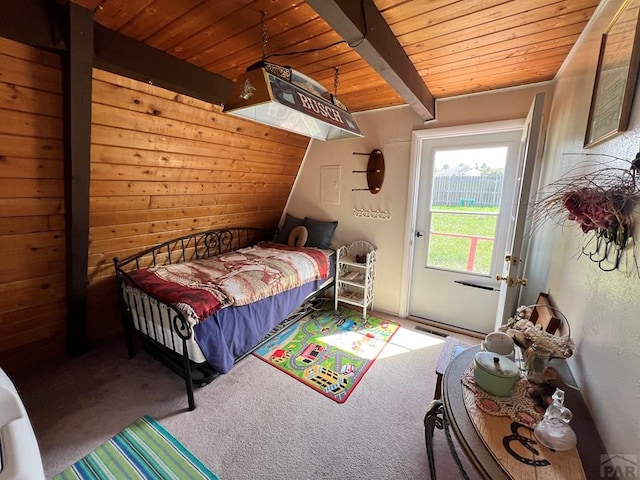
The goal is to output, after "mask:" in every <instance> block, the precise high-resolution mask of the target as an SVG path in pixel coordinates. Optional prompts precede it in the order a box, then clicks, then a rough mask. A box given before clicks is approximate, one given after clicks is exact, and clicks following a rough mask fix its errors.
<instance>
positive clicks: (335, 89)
mask: <svg viewBox="0 0 640 480" xmlns="http://www.w3.org/2000/svg"><path fill="white" fill-rule="evenodd" d="M333 69H334V72H333V96H334V97H337V96H338V77H339V76H340V69H339V68H338V67H333Z"/></svg>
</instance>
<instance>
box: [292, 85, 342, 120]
mask: <svg viewBox="0 0 640 480" xmlns="http://www.w3.org/2000/svg"><path fill="white" fill-rule="evenodd" d="M296 93H297V94H298V97H299V98H300V102H301V105H302V106H303V107H304V108H305V109H307V110H309V111H311V112H315V113H317V114H319V115H322V116H323V117H325V118H329V119H331V120H333V121H334V122H339V123H342V124H344V122H343V121H342V116H341V115H340V112H339V111H338V110H337V109H335V108H333V107H330V106H328V105H325V104H323V103H320V102H318V101H317V100H315V99H313V98H310V97H307V96H306V95H305V94H304V93H302V92H299V91H296Z"/></svg>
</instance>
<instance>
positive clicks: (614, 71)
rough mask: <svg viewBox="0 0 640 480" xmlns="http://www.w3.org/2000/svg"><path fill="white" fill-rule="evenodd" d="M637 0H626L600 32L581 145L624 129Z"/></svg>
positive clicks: (635, 58) (635, 54) (633, 68)
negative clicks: (591, 92) (594, 76)
mask: <svg viewBox="0 0 640 480" xmlns="http://www.w3.org/2000/svg"><path fill="white" fill-rule="evenodd" d="M639 13H640V0H627V1H625V2H624V3H623V5H622V6H621V7H620V9H619V10H618V12H617V13H616V15H615V16H614V18H613V20H612V21H611V23H610V24H609V26H608V27H607V29H606V30H605V32H604V34H603V35H602V40H601V43H600V56H599V58H598V67H597V69H596V79H595V83H594V86H593V95H592V97H591V108H590V109H589V119H588V122H587V132H586V135H585V140H584V146H585V147H591V146H593V145H596V144H597V143H600V142H602V141H604V140H607V139H608V138H610V137H612V136H613V135H615V134H617V133H618V132H622V131H624V130H626V129H627V126H628V124H629V114H630V112H631V103H632V102H633V94H634V91H635V86H636V79H637V76H638V63H639V61H640V52H639V50H640V49H639V46H638V36H639V32H640V30H639V28H638V27H639V22H638V14H639Z"/></svg>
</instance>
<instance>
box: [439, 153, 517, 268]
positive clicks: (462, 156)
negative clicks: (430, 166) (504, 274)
mask: <svg viewBox="0 0 640 480" xmlns="http://www.w3.org/2000/svg"><path fill="white" fill-rule="evenodd" d="M506 157H507V147H506V146H498V147H495V146H494V147H487V148H470V149H459V150H437V151H436V152H435V156H434V172H433V185H432V190H431V192H432V194H431V208H430V217H431V225H430V232H429V246H428V255H427V267H432V268H440V269H445V270H454V271H462V272H466V273H476V274H480V275H489V273H490V270H491V262H492V258H493V254H494V248H493V246H494V239H495V235H496V228H497V224H498V216H499V214H500V200H501V197H502V184H503V179H504V167H505V162H506Z"/></svg>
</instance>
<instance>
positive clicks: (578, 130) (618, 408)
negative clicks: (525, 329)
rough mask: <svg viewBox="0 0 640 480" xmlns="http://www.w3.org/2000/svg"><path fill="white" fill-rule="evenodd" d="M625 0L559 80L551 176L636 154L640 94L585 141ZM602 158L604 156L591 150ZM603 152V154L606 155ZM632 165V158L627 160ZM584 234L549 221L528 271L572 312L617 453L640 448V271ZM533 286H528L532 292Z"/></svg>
mask: <svg viewBox="0 0 640 480" xmlns="http://www.w3.org/2000/svg"><path fill="white" fill-rule="evenodd" d="M621 4H622V1H621V0H605V1H603V2H601V4H600V6H599V8H598V10H597V13H596V16H594V18H593V19H592V22H591V23H590V24H589V28H588V30H586V31H585V34H583V37H582V39H581V42H580V43H578V44H577V45H576V46H575V47H574V49H573V50H572V53H571V56H570V57H569V59H568V61H567V62H565V65H564V66H563V69H562V70H561V72H560V75H559V76H558V78H557V84H556V89H555V95H554V102H553V105H552V112H551V117H550V123H549V128H548V137H547V144H546V149H545V155H544V159H543V171H542V174H543V178H542V181H543V182H545V183H550V182H552V181H554V180H555V179H557V178H558V177H559V176H560V175H562V174H564V173H566V172H569V171H570V170H571V169H572V168H573V167H574V166H575V165H576V164H577V163H579V162H582V161H584V160H586V159H587V157H584V156H580V155H566V154H575V153H584V152H588V153H590V154H595V153H604V154H608V155H614V156H617V157H620V158H625V159H629V160H632V159H633V158H634V157H635V155H636V152H638V148H639V145H640V100H639V99H638V95H636V99H635V103H634V106H633V111H632V115H631V122H630V125H629V128H628V130H627V131H626V132H624V133H622V134H620V135H618V136H616V137H615V138H612V139H610V140H608V141H606V142H604V143H602V144H600V145H598V146H595V147H593V148H590V149H588V150H585V149H583V148H582V145H583V140H584V134H585V129H586V124H587V116H588V112H589V104H590V98H591V92H592V86H593V79H594V76H595V68H596V63H597V59H598V50H599V45H600V36H601V34H602V31H603V30H604V29H605V28H606V26H607V24H608V23H609V21H610V20H611V18H612V17H613V15H614V13H615V12H616V10H617V8H618V7H619V6H620V5H621ZM588 159H589V160H598V157H596V156H593V157H591V156H590V157H588ZM603 159H604V157H601V158H600V160H603ZM618 166H622V167H623V168H626V167H627V166H628V164H625V163H623V162H619V165H618ZM584 238H585V237H584V236H583V235H582V234H581V233H580V230H579V229H578V228H577V227H575V226H568V227H566V228H564V229H561V228H551V227H550V226H546V228H544V229H543V230H542V231H540V232H538V234H537V235H536V236H535V237H534V243H533V249H532V252H531V255H530V258H535V259H536V262H535V268H533V267H531V268H530V269H529V272H528V273H527V277H528V278H529V280H530V282H532V284H533V285H536V289H547V288H548V289H549V291H550V293H551V296H552V298H553V300H554V301H555V303H556V304H557V306H558V307H559V308H560V310H562V312H563V313H564V314H565V315H566V316H567V317H568V319H569V322H570V324H571V329H572V336H573V338H574V340H575V341H576V344H577V349H576V353H575V355H574V356H573V357H572V358H571V362H572V369H573V371H574V373H575V374H576V377H577V379H578V383H579V384H580V386H581V388H582V392H583V395H584V396H585V397H586V399H587V401H588V403H589V406H590V409H591V412H592V415H593V417H594V419H595V421H596V423H597V425H598V429H599V431H600V434H601V435H602V437H603V441H604V442H605V445H606V446H607V449H608V451H609V453H610V454H633V455H638V454H640V409H638V405H640V279H639V278H638V277H637V276H636V275H632V276H626V275H624V274H623V273H620V272H608V273H606V272H602V271H600V270H599V269H598V266H597V265H596V264H594V263H592V262H590V261H589V260H588V259H587V258H586V257H584V256H581V255H580V247H581V245H582V242H583V241H584ZM532 293H533V292H532V290H529V291H528V295H531V294H532Z"/></svg>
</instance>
